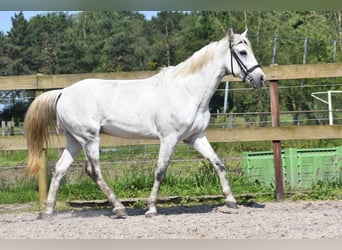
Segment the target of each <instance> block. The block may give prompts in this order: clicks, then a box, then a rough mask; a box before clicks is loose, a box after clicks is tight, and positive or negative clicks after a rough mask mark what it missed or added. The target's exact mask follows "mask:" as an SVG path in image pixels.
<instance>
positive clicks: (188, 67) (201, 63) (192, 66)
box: [160, 34, 251, 78]
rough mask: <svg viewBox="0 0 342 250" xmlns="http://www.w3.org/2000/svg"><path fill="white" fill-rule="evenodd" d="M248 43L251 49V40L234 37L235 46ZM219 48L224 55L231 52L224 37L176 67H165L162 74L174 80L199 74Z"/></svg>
mask: <svg viewBox="0 0 342 250" xmlns="http://www.w3.org/2000/svg"><path fill="white" fill-rule="evenodd" d="M241 42H243V43H246V44H247V46H248V47H250V48H251V44H250V42H249V40H248V39H247V38H245V37H243V36H241V35H239V34H235V35H234V41H233V43H234V44H238V43H241ZM218 46H221V47H222V51H223V52H224V54H225V53H226V52H227V51H228V50H229V41H228V38H227V37H224V38H223V39H221V40H220V41H216V42H211V43H209V44H208V45H206V46H204V47H203V48H201V49H199V50H198V51H196V52H195V53H193V54H192V56H190V57H189V58H188V59H186V60H185V61H183V62H181V63H179V64H178V65H176V66H168V67H163V68H162V69H161V71H160V73H161V74H165V73H170V74H171V76H172V77H173V78H177V77H185V76H189V75H192V74H195V73H197V72H199V71H200V70H201V69H203V68H204V67H205V66H206V65H207V64H208V63H209V62H210V61H211V60H213V59H214V57H215V50H216V49H217V47H218Z"/></svg>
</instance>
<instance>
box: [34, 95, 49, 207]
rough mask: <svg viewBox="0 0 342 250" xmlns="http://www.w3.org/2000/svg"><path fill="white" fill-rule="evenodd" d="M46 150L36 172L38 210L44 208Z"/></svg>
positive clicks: (45, 195) (45, 194)
mask: <svg viewBox="0 0 342 250" xmlns="http://www.w3.org/2000/svg"><path fill="white" fill-rule="evenodd" d="M42 93H43V91H42V90H37V91H36V97H37V96H38V95H40V94H42ZM46 164H47V149H44V152H43V158H42V161H41V162H40V167H39V172H38V185H39V205H40V209H42V208H44V203H45V200H46V197H47V167H46Z"/></svg>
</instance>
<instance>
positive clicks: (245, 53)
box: [227, 28, 266, 88]
mask: <svg viewBox="0 0 342 250" xmlns="http://www.w3.org/2000/svg"><path fill="white" fill-rule="evenodd" d="M228 42H229V50H230V59H229V61H228V62H227V69H228V71H229V72H230V73H231V74H232V75H233V76H236V77H240V78H241V80H242V81H244V82H248V83H250V84H251V85H252V86H253V88H261V87H263V86H264V84H265V81H266V76H265V74H264V72H263V71H262V69H261V66H260V65H259V64H258V62H257V60H256V59H255V56H254V54H253V50H252V47H251V44H250V42H249V40H248V38H247V30H246V31H245V32H243V33H242V34H234V32H233V29H232V28H230V29H229V30H228Z"/></svg>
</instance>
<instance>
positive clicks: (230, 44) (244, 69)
mask: <svg viewBox="0 0 342 250" xmlns="http://www.w3.org/2000/svg"><path fill="white" fill-rule="evenodd" d="M229 49H230V54H231V56H230V64H231V69H232V74H233V76H234V77H236V75H235V74H234V69H233V57H234V59H235V61H236V63H237V64H238V65H239V67H240V69H241V70H242V71H243V73H244V77H243V79H242V81H243V82H244V81H245V80H246V77H247V76H248V75H249V74H250V73H252V72H253V71H254V70H255V69H257V68H261V66H260V64H257V65H254V66H252V67H250V68H247V67H246V65H245V64H244V63H243V62H242V61H241V59H240V57H239V55H238V54H237V53H236V51H235V50H234V49H233V43H232V41H229Z"/></svg>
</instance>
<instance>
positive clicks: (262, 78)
mask: <svg viewBox="0 0 342 250" xmlns="http://www.w3.org/2000/svg"><path fill="white" fill-rule="evenodd" d="M265 81H266V78H265V77H264V76H260V83H261V85H264V83H265Z"/></svg>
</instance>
